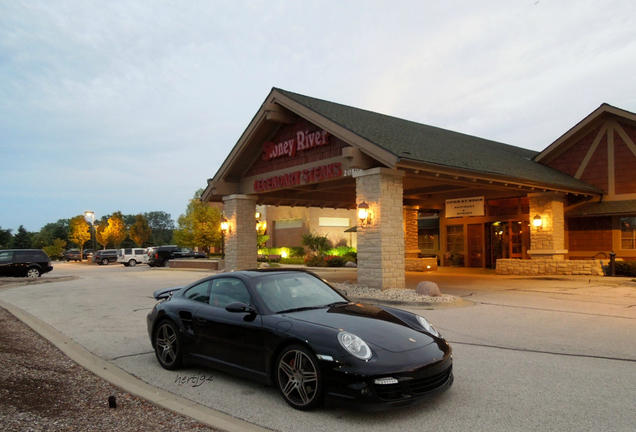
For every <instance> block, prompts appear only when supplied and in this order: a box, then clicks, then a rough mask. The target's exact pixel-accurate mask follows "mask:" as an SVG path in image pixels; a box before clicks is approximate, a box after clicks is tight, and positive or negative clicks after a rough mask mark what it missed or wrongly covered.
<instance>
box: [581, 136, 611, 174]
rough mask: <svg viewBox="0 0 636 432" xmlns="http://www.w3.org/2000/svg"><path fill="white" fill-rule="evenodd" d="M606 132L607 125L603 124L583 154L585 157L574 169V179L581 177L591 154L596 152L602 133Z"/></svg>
mask: <svg viewBox="0 0 636 432" xmlns="http://www.w3.org/2000/svg"><path fill="white" fill-rule="evenodd" d="M606 133H607V126H606V125H603V127H602V128H601V130H599V131H598V134H597V135H596V138H594V142H592V145H591V146H590V148H589V149H588V151H587V154H586V155H585V157H584V158H583V161H582V162H581V165H580V166H579V168H578V169H577V170H576V174H575V175H574V178H575V179H579V180H580V179H581V176H582V175H583V172H584V171H585V168H587V164H588V163H590V160H591V159H592V156H593V155H594V153H595V152H596V149H597V148H598V145H599V143H600V142H601V140H602V139H603V135H604V134H606Z"/></svg>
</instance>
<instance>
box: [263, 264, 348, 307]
mask: <svg viewBox="0 0 636 432" xmlns="http://www.w3.org/2000/svg"><path fill="white" fill-rule="evenodd" d="M254 288H255V289H256V292H257V293H258V295H259V296H260V297H261V299H262V300H263V302H264V303H265V305H266V306H267V307H268V309H270V310H271V311H272V312H274V313H280V312H291V311H295V310H303V309H314V308H321V307H326V306H329V305H333V304H336V303H348V302H349V300H348V299H347V298H346V297H344V296H343V295H341V294H339V293H338V292H336V291H335V290H333V289H332V288H331V287H330V286H329V285H327V284H325V283H324V282H323V281H321V280H320V279H318V278H316V277H315V276H311V275H309V274H302V273H301V274H299V273H280V274H271V275H267V276H263V277H261V278H259V279H257V281H256V283H255V284H254Z"/></svg>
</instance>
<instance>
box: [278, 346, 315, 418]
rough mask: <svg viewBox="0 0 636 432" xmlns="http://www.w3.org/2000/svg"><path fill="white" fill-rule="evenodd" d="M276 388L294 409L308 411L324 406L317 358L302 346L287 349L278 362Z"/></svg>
mask: <svg viewBox="0 0 636 432" xmlns="http://www.w3.org/2000/svg"><path fill="white" fill-rule="evenodd" d="M276 386H277V387H278V390H279V391H280V394H281V395H282V396H283V399H285V402H287V403H288V404H289V405H290V406H291V407H292V408H296V409H297V410H302V411H306V410H310V409H313V408H316V407H318V406H320V405H322V403H323V394H324V384H323V381H322V373H321V371H320V366H319V365H318V359H316V356H314V355H313V354H312V353H311V352H310V351H309V350H308V349H307V348H305V347H303V346H301V345H291V346H288V347H287V348H285V349H284V350H283V351H282V352H281V353H280V355H279V356H278V360H276Z"/></svg>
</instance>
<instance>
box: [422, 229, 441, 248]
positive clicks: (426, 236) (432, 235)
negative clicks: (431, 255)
mask: <svg viewBox="0 0 636 432" xmlns="http://www.w3.org/2000/svg"><path fill="white" fill-rule="evenodd" d="M438 235H439V230H438V229H421V230H419V232H418V237H417V239H418V242H417V243H418V244H417V247H418V249H419V250H432V249H437V236H438Z"/></svg>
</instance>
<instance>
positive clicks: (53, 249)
mask: <svg viewBox="0 0 636 432" xmlns="http://www.w3.org/2000/svg"><path fill="white" fill-rule="evenodd" d="M64 247H66V242H65V241H64V240H62V239H55V240H53V244H52V245H51V246H46V247H44V248H42V249H43V250H44V252H46V254H47V255H48V256H49V258H51V259H52V260H59V259H62V251H63V250H64Z"/></svg>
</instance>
